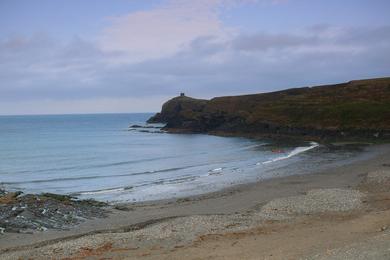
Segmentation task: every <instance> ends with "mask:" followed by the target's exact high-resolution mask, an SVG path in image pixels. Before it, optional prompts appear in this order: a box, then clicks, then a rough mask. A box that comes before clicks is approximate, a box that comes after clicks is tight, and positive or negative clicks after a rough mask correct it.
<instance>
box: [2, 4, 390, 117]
mask: <svg viewBox="0 0 390 260" xmlns="http://www.w3.org/2000/svg"><path fill="white" fill-rule="evenodd" d="M389 12H390V1H388V0H343V1H340V0H326V1H325V0H324V1H320V0H111V1H108V0H82V1H80V0H0V114H1V115H16V114H73V113H117V112H119V113H129V112H155V111H159V110H160V108H161V105H162V103H163V102H165V101H166V100H168V99H169V98H171V97H174V96H177V95H178V94H179V93H180V92H185V93H186V95H188V96H192V97H196V98H212V97H214V96H226V95H239V94H249V93H262V92H270V91H275V90H281V89H286V88H291V87H303V86H313V85H321V84H331V83H339V82H345V81H349V80H353V79H362V78H374V77H384V76H390V15H389Z"/></svg>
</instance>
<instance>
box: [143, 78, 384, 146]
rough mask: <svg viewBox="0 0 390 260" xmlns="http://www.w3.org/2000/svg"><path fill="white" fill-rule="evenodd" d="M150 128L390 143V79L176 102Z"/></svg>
mask: <svg viewBox="0 0 390 260" xmlns="http://www.w3.org/2000/svg"><path fill="white" fill-rule="evenodd" d="M148 122H149V123H166V127H165V130H168V131H171V132H201V133H216V134H234V135H288V136H310V137H319V138H327V137H339V138H348V137H364V138H385V139H388V138H389V139H390V78H379V79H369V80H356V81H350V82H348V83H342V84H336V85H325V86H316V87H303V88H294V89H288V90H283V91H277V92H271V93H264V94H254V95H244V96H229V97H216V98H213V99H211V100H203V99H194V98H190V97H186V96H179V97H175V98H173V99H171V100H169V101H168V102H166V103H165V104H164V105H163V107H162V110H161V112H160V113H157V114H156V115H155V116H153V117H152V118H150V119H149V121H148Z"/></svg>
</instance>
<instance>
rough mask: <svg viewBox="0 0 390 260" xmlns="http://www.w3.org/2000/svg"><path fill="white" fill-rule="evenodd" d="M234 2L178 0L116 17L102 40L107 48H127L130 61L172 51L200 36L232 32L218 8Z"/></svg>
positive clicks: (123, 49)
mask: <svg viewBox="0 0 390 260" xmlns="http://www.w3.org/2000/svg"><path fill="white" fill-rule="evenodd" d="M230 2H232V1H226V0H225V1H223V0H197V1H183V0H174V1H169V2H168V3H167V4H163V5H161V6H158V7H157V8H155V9H152V10H147V11H138V12H134V13H130V14H128V15H124V16H118V17H112V18H111V21H112V24H111V25H110V26H108V27H107V28H105V29H104V33H103V35H102V36H101V38H100V44H101V46H102V49H103V50H109V51H113V50H114V51H118V50H119V51H123V52H126V53H127V55H126V57H125V58H126V61H132V62H135V61H140V60H145V59H151V58H159V57H164V56H168V55H172V54H174V53H176V52H177V51H178V50H180V49H181V48H184V47H186V46H187V45H188V44H190V43H191V42H192V41H193V40H194V39H196V38H199V37H207V36H211V35H212V36H218V37H224V36H225V35H226V34H228V33H229V29H228V28H226V27H224V26H223V24H222V23H221V21H220V19H219V17H218V12H217V9H218V8H219V7H221V5H226V4H228V3H230Z"/></svg>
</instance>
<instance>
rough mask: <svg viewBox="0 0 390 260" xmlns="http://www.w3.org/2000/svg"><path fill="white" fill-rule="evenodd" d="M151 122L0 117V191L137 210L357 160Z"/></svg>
mask: <svg viewBox="0 0 390 260" xmlns="http://www.w3.org/2000/svg"><path fill="white" fill-rule="evenodd" d="M152 115H153V114H152V113H136V114H134V113H133V114H89V115H27V116H0V188H3V189H6V190H18V191H22V192H24V193H44V192H49V193H57V194H66V195H71V196H74V197H76V198H79V199H96V200H99V201H106V202H109V203H113V204H115V203H123V202H143V201H153V200H161V199H172V198H182V197H186V196H191V195H200V194H205V193H209V192H214V191H218V190H222V189H224V188H228V187H231V186H234V185H238V184H245V183H251V182H257V181H262V180H266V179H269V178H275V177H281V176H288V175H293V174H305V173H309V172H313V171H314V172H315V171H320V170H321V169H323V168H324V167H329V166H331V165H339V164H345V163H348V162H349V161H351V160H354V159H355V158H357V154H359V153H360V152H361V149H355V148H353V149H351V148H348V149H344V148H342V149H341V148H337V149H335V148H329V147H328V146H324V145H320V144H318V143H316V142H310V141H308V142H290V141H279V142H275V141H270V140H261V139H260V140H259V139H248V138H239V137H219V136H213V135H206V134H170V133H166V132H164V131H163V130H161V127H162V126H163V125H149V124H147V123H146V120H147V119H148V118H149V117H151V116H152ZM133 125H139V126H141V127H132V126H133Z"/></svg>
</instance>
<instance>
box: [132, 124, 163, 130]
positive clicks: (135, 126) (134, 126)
mask: <svg viewBox="0 0 390 260" xmlns="http://www.w3.org/2000/svg"><path fill="white" fill-rule="evenodd" d="M161 127H162V126H153V125H145V126H142V125H131V126H130V129H132V128H146V129H150V128H155V129H160V128H161Z"/></svg>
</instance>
